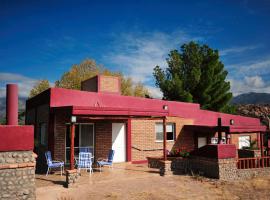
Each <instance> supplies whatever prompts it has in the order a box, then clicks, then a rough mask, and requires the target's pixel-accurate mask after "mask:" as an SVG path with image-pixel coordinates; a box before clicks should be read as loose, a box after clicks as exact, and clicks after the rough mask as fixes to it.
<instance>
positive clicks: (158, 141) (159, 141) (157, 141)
mask: <svg viewBox="0 0 270 200" xmlns="http://www.w3.org/2000/svg"><path fill="white" fill-rule="evenodd" d="M155 142H156V143H163V140H156V141H155ZM167 142H175V141H174V140H167Z"/></svg>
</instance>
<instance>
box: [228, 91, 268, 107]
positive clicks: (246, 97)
mask: <svg viewBox="0 0 270 200" xmlns="http://www.w3.org/2000/svg"><path fill="white" fill-rule="evenodd" d="M231 103H232V104H270V94H269V93H255V92H250V93H245V94H240V95H238V96H236V97H234V98H233V99H232V100H231Z"/></svg>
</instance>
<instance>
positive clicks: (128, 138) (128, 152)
mask: <svg viewBox="0 0 270 200" xmlns="http://www.w3.org/2000/svg"><path fill="white" fill-rule="evenodd" d="M127 161H128V162H130V161H131V118H128V121H127Z"/></svg>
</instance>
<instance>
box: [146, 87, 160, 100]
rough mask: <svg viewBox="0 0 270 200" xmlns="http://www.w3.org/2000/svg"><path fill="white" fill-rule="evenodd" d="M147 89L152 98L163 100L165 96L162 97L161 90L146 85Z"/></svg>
mask: <svg viewBox="0 0 270 200" xmlns="http://www.w3.org/2000/svg"><path fill="white" fill-rule="evenodd" d="M145 87H146V88H147V89H148V91H149V93H150V96H151V97H153V98H157V99H161V98H162V96H163V95H162V92H161V91H160V89H159V88H156V87H152V86H149V85H146V86H145Z"/></svg>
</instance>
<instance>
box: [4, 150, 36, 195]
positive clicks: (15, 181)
mask: <svg viewBox="0 0 270 200" xmlns="http://www.w3.org/2000/svg"><path fill="white" fill-rule="evenodd" d="M0 191H1V192H0V199H29V200H30V199H35V157H34V155H33V152H32V151H11V152H0Z"/></svg>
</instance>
